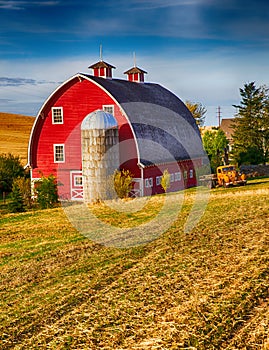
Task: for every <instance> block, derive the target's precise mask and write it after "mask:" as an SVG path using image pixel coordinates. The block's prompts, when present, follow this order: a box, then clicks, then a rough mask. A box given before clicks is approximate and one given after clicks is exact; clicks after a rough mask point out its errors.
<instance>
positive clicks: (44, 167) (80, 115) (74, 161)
mask: <svg viewBox="0 0 269 350" xmlns="http://www.w3.org/2000/svg"><path fill="white" fill-rule="evenodd" d="M103 105H114V116H115V118H116V119H117V122H118V125H119V139H120V142H122V141H124V140H129V141H128V148H129V149H128V153H129V154H130V161H128V167H130V168H131V171H132V172H133V173H134V175H135V176H138V174H139V175H140V170H139V169H138V167H137V153H136V146H135V142H134V140H133V134H132V131H131V128H130V126H129V124H128V122H127V120H126V118H125V116H124V115H123V114H122V112H121V111H120V109H119V107H118V105H116V104H115V102H114V100H113V99H112V98H111V97H110V96H109V95H108V94H107V93H106V92H105V91H104V90H103V89H101V88H99V87H98V86H97V85H96V84H94V83H93V82H90V81H88V80H86V79H83V80H82V81H79V80H78V79H77V78H75V79H74V80H73V81H71V82H68V83H67V84H66V86H63V87H62V88H61V89H60V90H59V91H56V92H55V94H54V95H53V96H52V97H51V99H50V100H49V101H48V102H47V104H46V106H45V107H44V109H43V111H42V118H41V117H39V121H38V123H37V124H36V128H35V131H34V134H33V137H32V145H31V153H32V164H33V165H32V167H33V170H32V177H33V178H40V177H41V173H42V174H43V175H44V176H48V175H49V174H54V175H55V176H56V177H57V178H58V180H59V181H60V182H61V183H63V185H62V186H60V187H59V193H60V194H62V195H64V196H66V197H68V195H69V196H70V171H72V170H81V169H82V164H81V134H80V125H81V122H82V121H83V119H84V118H85V117H86V115H88V114H89V113H91V112H93V111H95V110H97V109H102V106H103ZM52 107H63V119H64V123H63V124H52V113H51V108H52ZM54 144H64V145H65V163H54V150H53V145H54ZM122 152H125V150H123V151H122ZM121 158H122V159H124V160H125V157H124V154H123V155H122V157H121V156H120V159H121Z"/></svg>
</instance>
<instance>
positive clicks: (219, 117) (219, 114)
mask: <svg viewBox="0 0 269 350" xmlns="http://www.w3.org/2000/svg"><path fill="white" fill-rule="evenodd" d="M220 119H221V111H220V106H218V120H219V127H220V122H221V120H220Z"/></svg>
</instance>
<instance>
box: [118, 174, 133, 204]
mask: <svg viewBox="0 0 269 350" xmlns="http://www.w3.org/2000/svg"><path fill="white" fill-rule="evenodd" d="M132 182H133V175H132V174H131V172H130V171H129V170H124V169H123V170H122V171H120V170H115V172H114V188H115V191H116V193H117V195H118V197H119V198H127V197H128V194H129V192H130V191H131V189H132Z"/></svg>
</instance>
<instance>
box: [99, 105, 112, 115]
mask: <svg viewBox="0 0 269 350" xmlns="http://www.w3.org/2000/svg"><path fill="white" fill-rule="evenodd" d="M102 108H103V111H104V112H107V113H109V114H112V115H114V112H115V110H114V105H103V107H102ZM106 108H112V113H110V112H108V111H106Z"/></svg>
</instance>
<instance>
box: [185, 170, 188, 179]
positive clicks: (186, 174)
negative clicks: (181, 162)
mask: <svg viewBox="0 0 269 350" xmlns="http://www.w3.org/2000/svg"><path fill="white" fill-rule="evenodd" d="M187 178H188V172H187V170H184V179H185V180H187Z"/></svg>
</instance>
